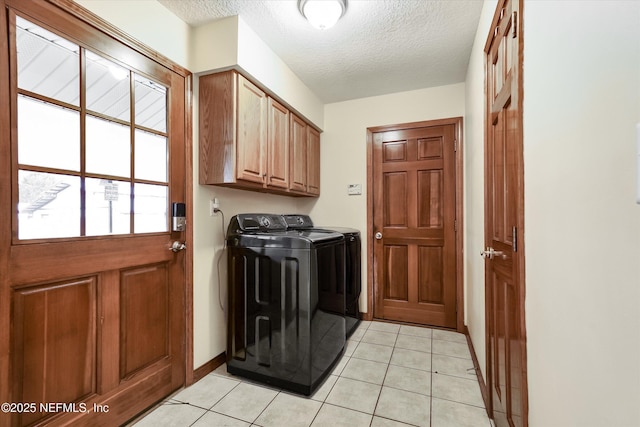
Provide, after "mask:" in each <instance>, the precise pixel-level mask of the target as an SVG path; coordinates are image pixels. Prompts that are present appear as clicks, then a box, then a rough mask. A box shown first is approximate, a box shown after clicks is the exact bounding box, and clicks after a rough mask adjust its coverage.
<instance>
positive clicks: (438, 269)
mask: <svg viewBox="0 0 640 427" xmlns="http://www.w3.org/2000/svg"><path fill="white" fill-rule="evenodd" d="M426 123H427V124H425V125H424V127H416V128H409V129H398V130H389V131H385V132H376V133H374V134H373V170H374V173H373V179H374V182H373V192H374V227H373V228H374V230H373V232H374V242H373V245H374V265H375V267H374V268H375V270H374V274H375V278H374V292H375V305H374V317H376V318H382V319H388V320H397V321H404V322H412V323H420V324H424V325H434V326H442V327H448V328H455V327H456V232H455V218H456V193H455V192H456V190H455V188H456V186H455V180H456V173H455V152H454V150H455V147H454V144H455V125H453V124H448V125H438V124H434V125H432V126H429V124H428V122H426Z"/></svg>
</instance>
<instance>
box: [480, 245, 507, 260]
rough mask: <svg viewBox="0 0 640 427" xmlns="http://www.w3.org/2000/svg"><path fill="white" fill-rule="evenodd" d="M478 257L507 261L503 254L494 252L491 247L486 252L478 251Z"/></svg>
mask: <svg viewBox="0 0 640 427" xmlns="http://www.w3.org/2000/svg"><path fill="white" fill-rule="evenodd" d="M480 256H481V257H482V258H484V259H494V258H495V257H500V258H502V259H507V256H506V255H505V254H504V252H502V251H496V250H495V249H493V248H492V247H488V248H487V250H486V251H480Z"/></svg>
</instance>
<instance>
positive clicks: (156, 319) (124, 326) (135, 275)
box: [120, 264, 169, 378]
mask: <svg viewBox="0 0 640 427" xmlns="http://www.w3.org/2000/svg"><path fill="white" fill-rule="evenodd" d="M168 325H169V281H168V276H167V267H166V265H164V264H159V265H154V266H146V267H141V268H136V269H132V270H128V271H124V272H122V274H121V277H120V377H121V378H126V377H128V376H130V375H132V374H133V373H135V372H136V371H138V370H139V369H141V368H143V367H145V366H147V365H150V364H151V363H153V362H155V361H157V360H158V359H161V358H163V357H167V356H168V352H169V344H168V343H169V341H168V338H169V337H168V331H169V327H168Z"/></svg>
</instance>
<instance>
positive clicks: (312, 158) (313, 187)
mask: <svg viewBox="0 0 640 427" xmlns="http://www.w3.org/2000/svg"><path fill="white" fill-rule="evenodd" d="M307 193H309V194H313V195H320V132H318V131H317V130H315V129H314V128H312V127H311V126H307Z"/></svg>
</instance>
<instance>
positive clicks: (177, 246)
mask: <svg viewBox="0 0 640 427" xmlns="http://www.w3.org/2000/svg"><path fill="white" fill-rule="evenodd" d="M169 249H170V250H172V251H173V252H180V251H184V250H185V249H187V245H185V244H184V243H182V242H178V241H177V240H176V241H175V242H173V244H172V245H171V247H170V248H169Z"/></svg>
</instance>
